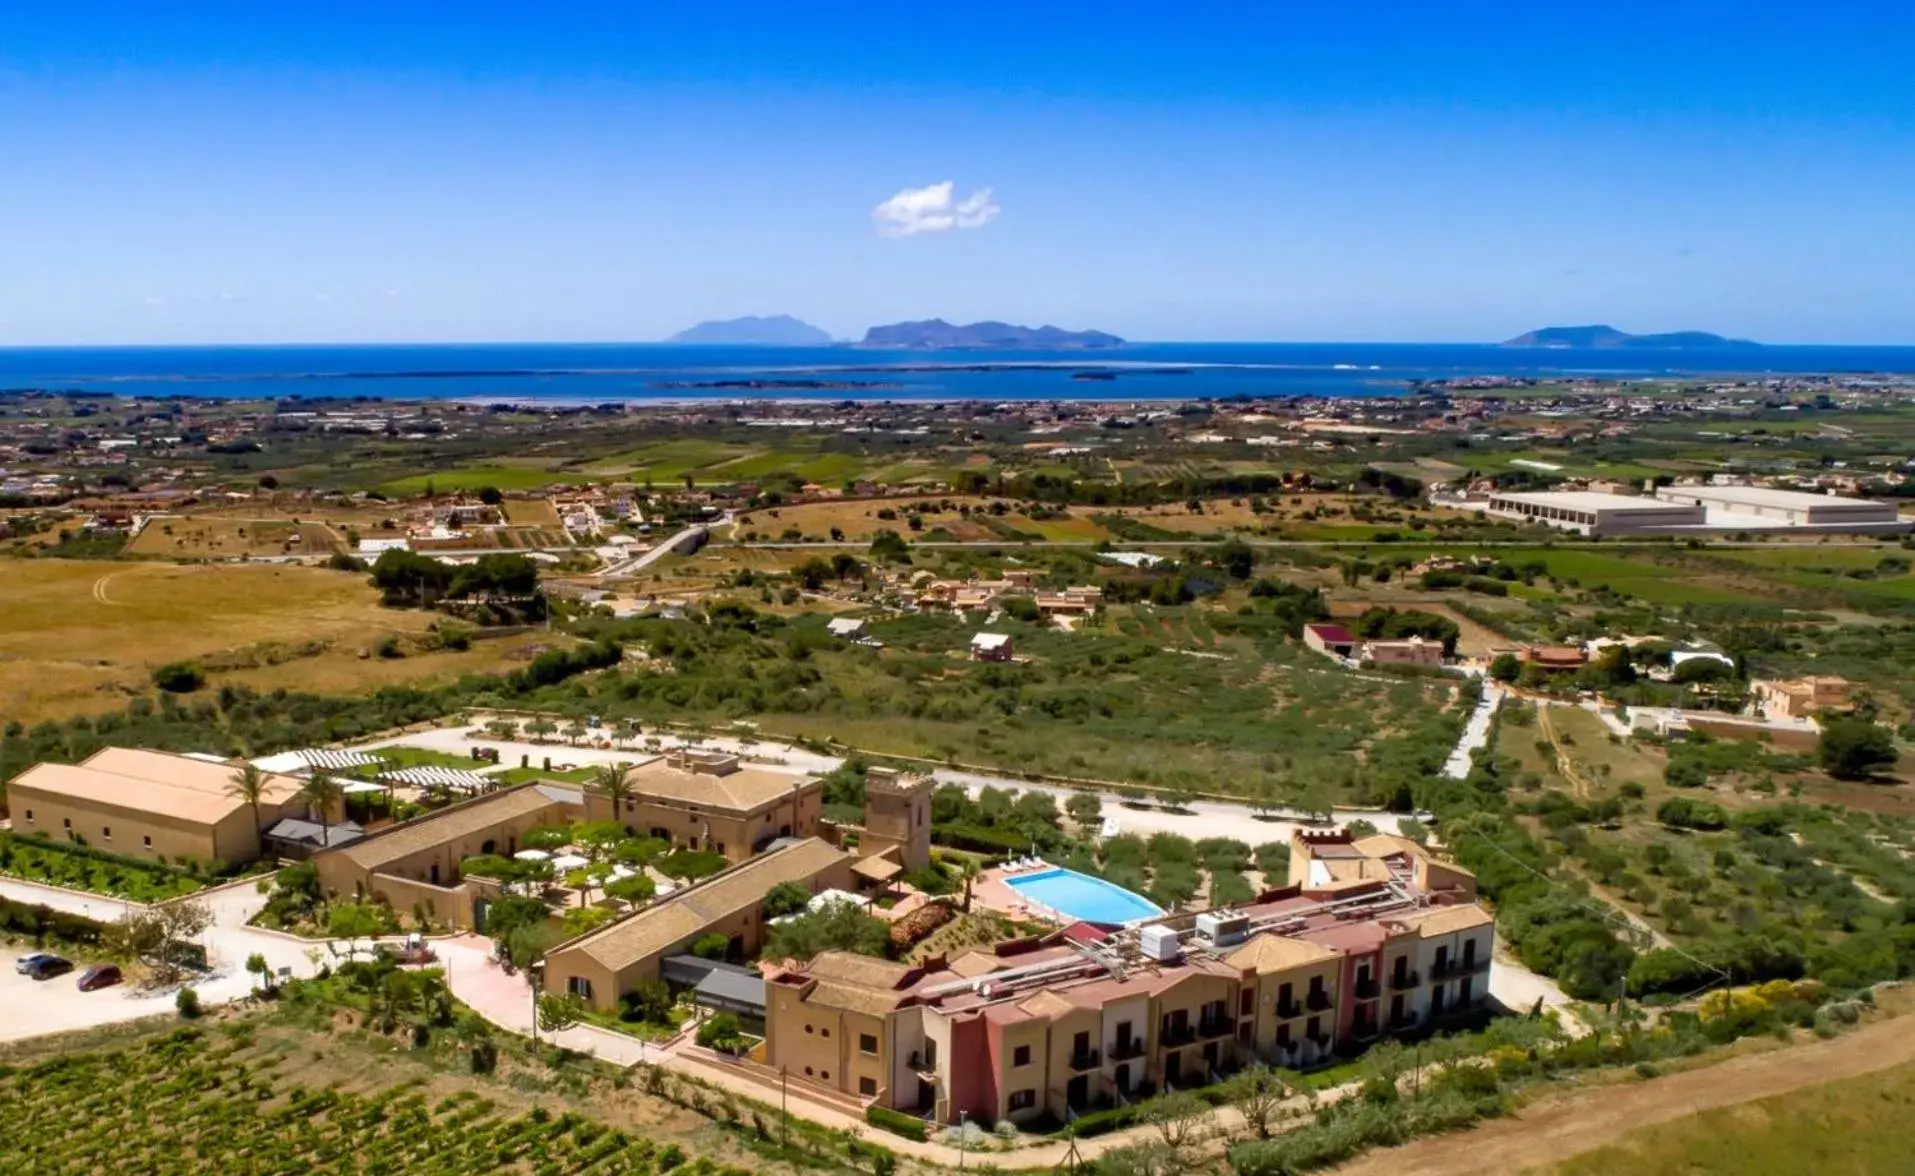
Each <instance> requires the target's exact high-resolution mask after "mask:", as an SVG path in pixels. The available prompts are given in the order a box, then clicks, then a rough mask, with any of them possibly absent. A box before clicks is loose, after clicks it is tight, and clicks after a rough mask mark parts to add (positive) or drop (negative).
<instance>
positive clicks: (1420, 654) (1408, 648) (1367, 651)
mask: <svg viewBox="0 0 1915 1176" xmlns="http://www.w3.org/2000/svg"><path fill="white" fill-rule="evenodd" d="M1363 660H1364V661H1367V662H1375V663H1376V664H1377V665H1379V666H1425V667H1431V668H1434V667H1438V666H1441V665H1442V664H1443V643H1442V642H1441V641H1425V640H1423V638H1421V637H1411V638H1408V639H1406V640H1403V641H1366V642H1364V643H1363Z"/></svg>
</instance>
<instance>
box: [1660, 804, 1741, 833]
mask: <svg viewBox="0 0 1915 1176" xmlns="http://www.w3.org/2000/svg"><path fill="white" fill-rule="evenodd" d="M1656 820H1658V821H1661V822H1662V823H1663V824H1665V825H1672V826H1674V827H1675V828H1678V829H1708V830H1714V829H1723V828H1726V827H1727V826H1728V824H1729V814H1728V813H1727V812H1726V811H1724V810H1723V807H1722V806H1721V805H1719V804H1716V803H1715V802H1713V801H1708V800H1691V799H1690V798H1688V797H1686V796H1672V797H1670V798H1669V799H1668V800H1665V801H1663V802H1662V804H1661V805H1660V806H1658V807H1657V809H1656Z"/></svg>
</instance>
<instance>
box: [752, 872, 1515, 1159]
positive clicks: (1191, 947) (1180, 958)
mask: <svg viewBox="0 0 1915 1176" xmlns="http://www.w3.org/2000/svg"><path fill="white" fill-rule="evenodd" d="M1291 862H1292V870H1293V879H1292V884H1291V885H1289V886H1287V887H1284V888H1282V889H1279V890H1273V891H1269V892H1267V893H1265V894H1263V895H1260V896H1259V897H1258V898H1257V900H1256V901H1255V902H1252V903H1250V904H1247V905H1245V906H1241V907H1235V908H1229V909H1224V910H1216V911H1209V912H1205V913H1202V914H1198V915H1181V916H1169V917H1164V918H1160V919H1157V920H1154V921H1152V922H1149V923H1146V924H1144V925H1142V926H1135V927H1126V928H1119V929H1113V928H1111V927H1108V926H1103V925H1098V924H1091V923H1081V922H1080V923H1074V924H1071V925H1069V926H1067V927H1065V928H1063V929H1062V930H1060V931H1058V932H1055V933H1053V934H1051V935H1048V936H1044V937H1042V938H1037V939H1024V940H1017V941H1013V942H1009V943H1002V944H999V945H997V946H996V947H995V948H992V949H989V950H978V951H971V952H968V953H966V954H964V955H961V956H958V957H957V958H955V959H950V960H945V959H942V958H935V957H934V958H931V959H927V960H924V961H922V962H921V963H917V964H909V965H907V964H899V963H890V962H886V961H881V960H873V959H868V958H864V957H860V956H853V955H848V954H846V953H842V952H825V953H823V954H821V955H820V956H818V957H817V958H816V959H814V960H812V961H810V962H809V963H808V964H806V965H805V966H803V967H798V968H788V969H775V968H774V969H773V970H771V971H770V972H769V973H768V975H767V978H766V980H767V983H766V997H765V999H766V1038H765V1048H764V1053H763V1060H762V1065H757V1066H756V1069H755V1071H754V1072H755V1073H757V1074H758V1075H759V1076H760V1077H764V1076H767V1075H769V1076H771V1079H770V1080H772V1081H776V1080H779V1078H782V1079H783V1080H784V1081H787V1082H789V1083H791V1084H793V1085H794V1086H799V1085H803V1086H807V1087H810V1088H812V1089H814V1090H815V1091H816V1092H817V1093H818V1094H819V1096H820V1097H823V1098H827V1099H830V1100H833V1101H838V1102H842V1101H844V1100H846V1099H854V1100H857V1101H859V1102H861V1103H864V1104H866V1105H871V1104H876V1105H881V1106H885V1107H890V1108H893V1109H896V1110H901V1111H906V1112H910V1113H914V1114H923V1115H925V1116H927V1117H929V1118H931V1119H933V1120H934V1121H936V1122H940V1123H955V1122H958V1121H959V1120H960V1119H966V1118H968V1119H972V1120H977V1121H979V1122H983V1123H990V1122H996V1121H999V1120H1006V1119H1008V1120H1010V1121H1012V1122H1016V1123H1027V1122H1030V1121H1032V1120H1035V1119H1039V1118H1044V1117H1047V1116H1048V1117H1052V1118H1057V1119H1062V1118H1065V1117H1066V1116H1067V1112H1069V1111H1084V1110H1090V1109H1094V1108H1098V1107H1104V1106H1110V1105H1113V1104H1114V1103H1116V1102H1118V1101H1120V1100H1122V1101H1136V1100H1138V1099H1141V1098H1145V1097H1148V1096H1149V1095H1150V1094H1152V1093H1154V1092H1157V1091H1161V1090H1164V1089H1166V1088H1182V1087H1189V1086H1195V1085H1201V1084H1205V1083H1209V1082H1212V1081H1215V1080H1216V1079H1217V1077H1218V1076H1220V1075H1221V1074H1223V1073H1227V1072H1228V1071H1230V1070H1233V1069H1235V1068H1238V1067H1240V1066H1243V1065H1247V1064H1250V1063H1251V1062H1253V1061H1264V1062H1268V1063H1271V1064H1274V1065H1280V1066H1290V1067H1297V1066H1309V1065H1313V1064H1317V1063H1320V1062H1323V1061H1325V1060H1327V1059H1329V1058H1332V1057H1334V1056H1335V1055H1336V1054H1337V1053H1338V1051H1339V1050H1340V1049H1341V1048H1343V1047H1345V1046H1355V1045H1360V1044H1362V1043H1364V1042H1367V1041H1368V1040H1370V1039H1372V1038H1374V1037H1377V1036H1379V1035H1381V1034H1384V1033H1388V1032H1401V1031H1405V1030H1409V1029H1413V1028H1420V1027H1422V1026H1424V1025H1426V1024H1428V1023H1429V1022H1431V1021H1433V1020H1435V1019H1438V1018H1441V1017H1444V1016H1448V1015H1450V1014H1452V1013H1457V1012H1461V1011H1464V1010H1467V1009H1470V1008H1472V1007H1475V1006H1477V1005H1480V1004H1481V1003H1482V1002H1483V1000H1484V999H1485V998H1486V996H1487V992H1488V984H1487V972H1488V969H1489V966H1490V955H1491V951H1492V948H1493V946H1494V938H1495V932H1494V927H1493V921H1492V919H1491V917H1490V915H1489V913H1488V912H1486V911H1484V910H1483V909H1482V908H1481V907H1479V906H1477V905H1476V904H1475V901H1474V894H1475V879H1474V877H1473V876H1471V875H1470V874H1469V873H1468V871H1465V870H1462V869H1459V868H1458V867H1456V866H1453V865H1449V864H1446V863H1442V862H1439V861H1437V860H1436V859H1434V858H1433V857H1431V855H1430V854H1429V852H1428V851H1427V850H1425V849H1424V848H1423V847H1422V846H1419V845H1417V844H1416V843H1414V842H1411V841H1408V840H1406V839H1403V838H1396V837H1372V838H1362V839H1351V838H1349V837H1348V836H1347V835H1336V834H1333V835H1323V836H1314V837H1310V838H1308V839H1304V838H1299V840H1298V843H1297V844H1296V845H1294V846H1293V848H1292V851H1291ZM1299 863H1301V864H1300V865H1299ZM1297 875H1301V876H1302V878H1303V879H1304V880H1303V881H1298V880H1297V877H1296V876H1297Z"/></svg>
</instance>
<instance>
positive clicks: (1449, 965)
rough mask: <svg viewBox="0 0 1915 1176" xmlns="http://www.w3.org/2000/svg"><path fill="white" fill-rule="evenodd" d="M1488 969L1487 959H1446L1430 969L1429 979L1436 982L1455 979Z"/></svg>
mask: <svg viewBox="0 0 1915 1176" xmlns="http://www.w3.org/2000/svg"><path fill="white" fill-rule="evenodd" d="M1487 971H1489V959H1488V958H1487V957H1485V958H1483V959H1480V960H1446V961H1444V962H1443V963H1441V964H1438V965H1437V966H1436V967H1434V968H1431V969H1430V979H1431V980H1432V981H1433V982H1436V983H1439V984H1440V983H1442V982H1443V981H1445V980H1457V979H1461V978H1462V977H1464V976H1478V975H1481V974H1482V973H1484V972H1487Z"/></svg>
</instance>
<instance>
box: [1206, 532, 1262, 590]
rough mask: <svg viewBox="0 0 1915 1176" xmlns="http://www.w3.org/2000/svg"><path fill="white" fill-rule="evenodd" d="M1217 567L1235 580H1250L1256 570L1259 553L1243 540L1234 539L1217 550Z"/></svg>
mask: <svg viewBox="0 0 1915 1176" xmlns="http://www.w3.org/2000/svg"><path fill="white" fill-rule="evenodd" d="M1215 554H1216V559H1217V566H1218V567H1220V568H1222V569H1223V570H1224V572H1225V573H1226V574H1227V575H1229V577H1230V578H1231V579H1233V580H1248V579H1249V578H1250V573H1251V572H1253V571H1255V570H1256V567H1257V553H1256V552H1255V551H1253V550H1251V547H1250V545H1249V544H1248V543H1245V542H1244V541H1243V540H1241V539H1232V540H1230V541H1229V542H1227V543H1224V544H1223V545H1221V546H1219V547H1218V548H1217V550H1216V553H1215Z"/></svg>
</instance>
